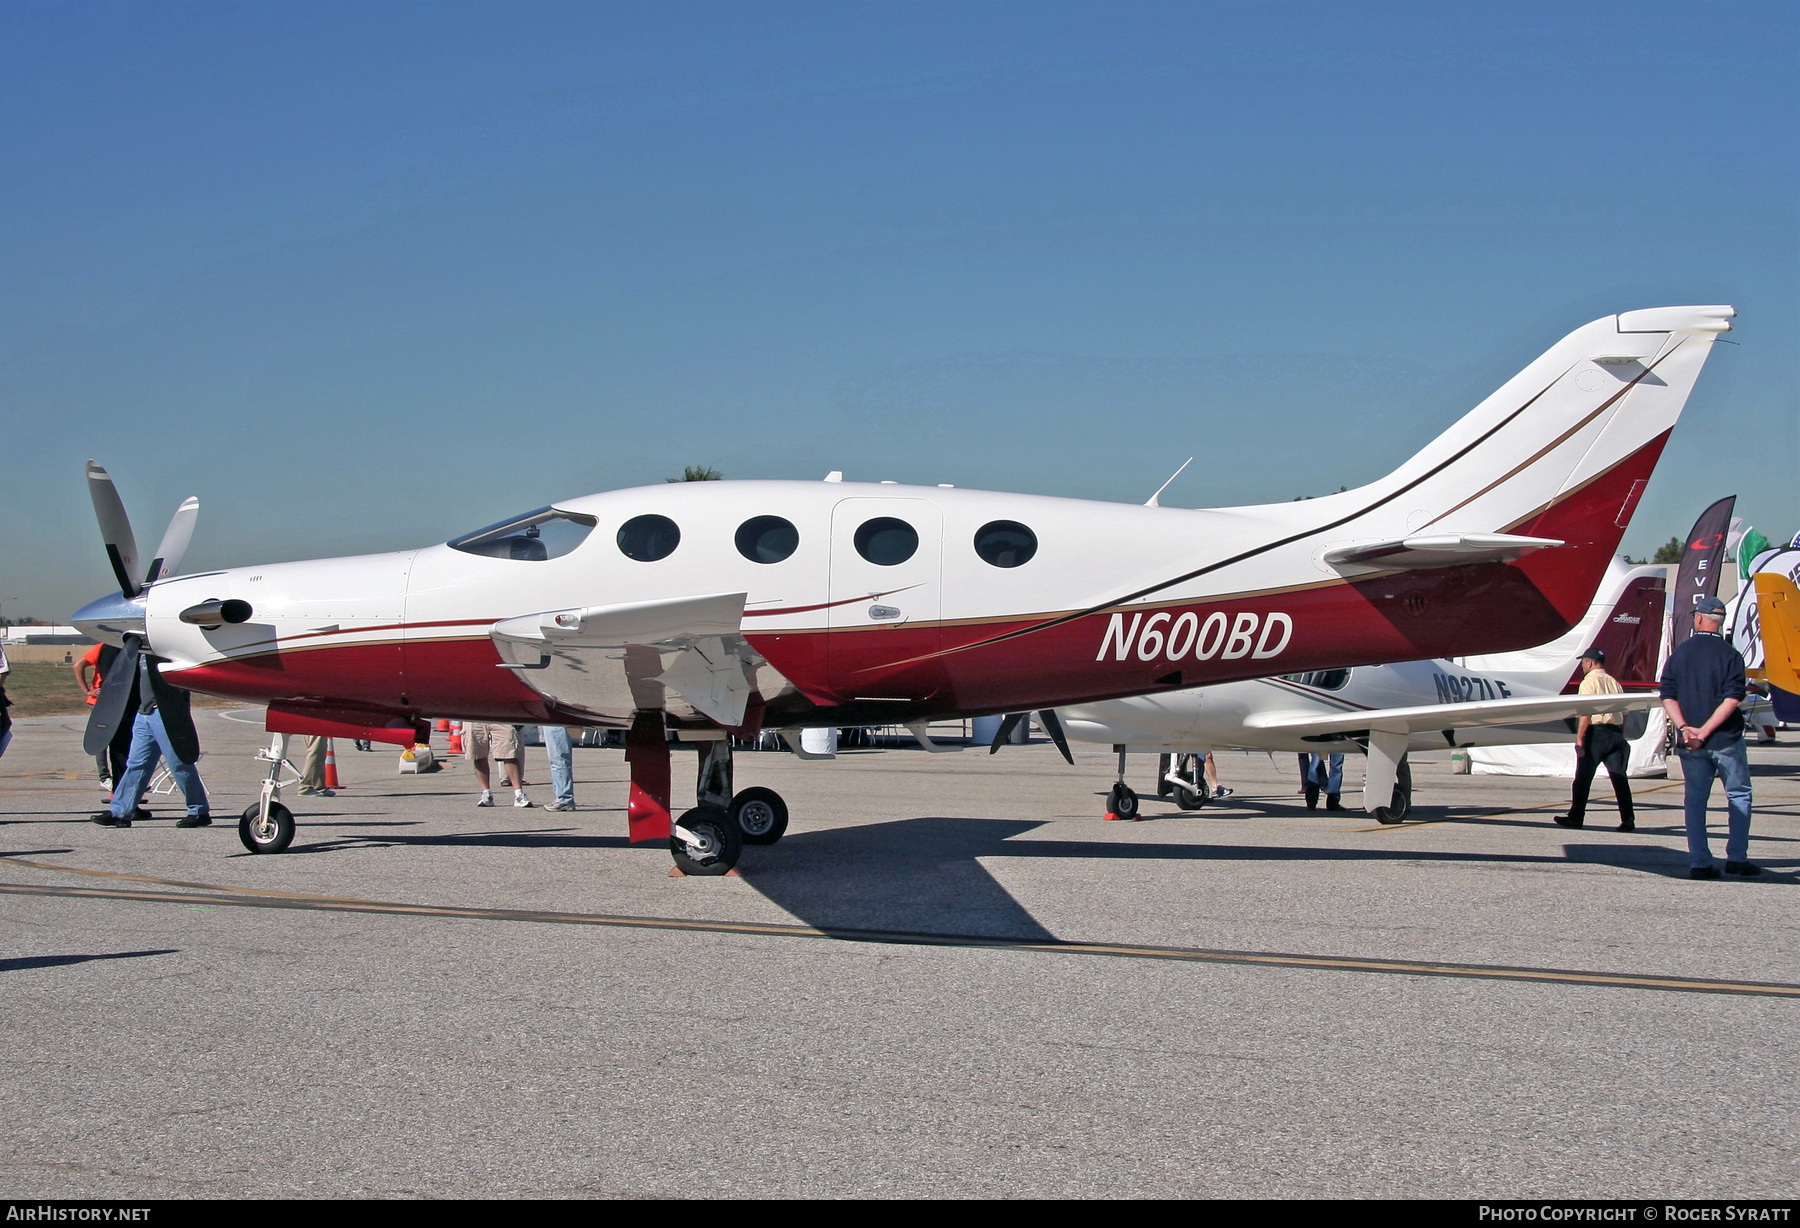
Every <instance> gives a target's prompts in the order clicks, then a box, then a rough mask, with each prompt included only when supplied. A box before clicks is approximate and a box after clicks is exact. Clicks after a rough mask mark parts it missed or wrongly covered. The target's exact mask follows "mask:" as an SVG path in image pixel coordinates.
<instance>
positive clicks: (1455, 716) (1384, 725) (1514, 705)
mask: <svg viewBox="0 0 1800 1228" xmlns="http://www.w3.org/2000/svg"><path fill="white" fill-rule="evenodd" d="M1659 702H1661V701H1660V700H1658V699H1657V697H1656V696H1655V695H1653V694H1645V693H1639V694H1635V695H1634V694H1623V695H1546V696H1514V697H1512V698H1511V699H1487V700H1479V701H1476V702H1474V703H1466V704H1421V705H1419V706H1418V707H1414V708H1378V709H1375V710H1373V711H1369V712H1345V713H1341V714H1339V715H1336V716H1319V715H1317V714H1316V713H1311V712H1265V713H1259V714H1256V715H1254V716H1251V717H1249V718H1248V719H1247V720H1245V722H1244V724H1245V725H1246V726H1248V727H1250V728H1252V729H1280V730H1283V731H1285V732H1288V733H1297V734H1299V735H1300V736H1301V737H1311V736H1315V735H1329V734H1334V733H1361V732H1363V731H1364V730H1379V731H1381V732H1383V733H1401V734H1414V733H1431V732H1434V731H1437V730H1442V729H1475V728H1481V727H1485V726H1493V725H1534V724H1538V723H1540V722H1543V721H1559V720H1568V719H1570V718H1577V717H1583V716H1595V715H1598V714H1599V713H1602V712H1613V713H1622V712H1632V711H1636V710H1638V709H1642V708H1654V707H1655V706H1656V705H1657V704H1658V703H1659Z"/></svg>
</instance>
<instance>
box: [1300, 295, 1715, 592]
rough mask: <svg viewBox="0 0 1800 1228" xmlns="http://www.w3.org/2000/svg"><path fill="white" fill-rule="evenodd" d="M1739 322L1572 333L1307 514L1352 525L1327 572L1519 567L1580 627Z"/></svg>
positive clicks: (1653, 320)
mask: <svg viewBox="0 0 1800 1228" xmlns="http://www.w3.org/2000/svg"><path fill="white" fill-rule="evenodd" d="M1736 314H1737V313H1736V311H1734V310H1733V309H1732V308H1730V307H1660V308H1654V309H1651V310H1647V311H1628V312H1625V313H1623V314H1620V315H1616V316H1607V317H1605V318H1604V319H1600V320H1596V321H1594V322H1593V323H1592V324H1589V325H1587V326H1585V327H1583V328H1579V329H1576V330H1575V331H1574V332H1572V333H1570V334H1569V335H1568V336H1567V337H1564V338H1563V339H1562V340H1561V341H1559V342H1557V343H1556V344H1555V345H1554V346H1552V347H1551V348H1550V349H1549V350H1548V351H1546V352H1545V353H1544V354H1543V355H1542V356H1541V357H1539V358H1538V359H1537V360H1536V361H1535V362H1533V363H1532V364H1531V365H1530V366H1528V367H1526V368H1525V369H1524V370H1523V371H1521V372H1519V374H1517V375H1515V376H1514V377H1513V378H1512V379H1510V380H1508V381H1507V382H1506V383H1505V384H1504V385H1503V386H1502V387H1501V388H1500V389H1499V390H1498V391H1497V392H1495V393H1494V394H1493V395H1492V396H1490V397H1488V398H1487V399H1486V400H1485V401H1483V402H1482V403H1481V404H1480V405H1478V406H1476V407H1475V408H1474V409H1473V410H1471V411H1470V412H1469V413H1467V414H1465V415H1464V416H1463V418H1462V419H1461V420H1460V421H1459V422H1457V423H1456V424H1455V425H1454V426H1452V427H1450V429H1448V430H1446V431H1445V432H1444V433H1443V434H1441V435H1439V436H1438V437H1437V438H1436V439H1434V440H1432V441H1431V442H1430V443H1429V444H1427V445H1426V446H1425V447H1424V448H1422V449H1421V450H1420V451H1419V452H1418V453H1417V454H1416V455H1415V456H1413V457H1412V458H1411V459H1410V460H1408V461H1406V462H1405V463H1404V464H1402V465H1401V466H1400V467H1399V468H1398V469H1396V470H1394V471H1393V472H1392V473H1390V474H1388V475H1387V476H1386V477H1384V478H1382V479H1380V480H1378V481H1376V482H1372V483H1370V484H1369V485H1367V486H1363V487H1360V488H1358V489H1356V490H1352V491H1345V492H1343V493H1341V494H1337V495H1331V496H1328V497H1327V498H1326V499H1325V500H1315V501H1313V502H1312V503H1310V504H1308V505H1306V506H1307V508H1308V510H1309V512H1310V513H1312V514H1313V515H1317V514H1318V513H1319V512H1321V511H1328V510H1329V511H1336V510H1338V509H1340V508H1341V509H1343V511H1344V512H1345V513H1347V514H1346V515H1345V516H1344V518H1343V519H1341V520H1338V521H1336V522H1335V524H1334V525H1333V526H1332V528H1331V535H1332V536H1336V537H1337V539H1338V540H1337V541H1335V542H1332V543H1331V545H1330V547H1329V548H1328V549H1327V550H1326V551H1325V552H1324V553H1323V555H1322V556H1321V557H1322V559H1323V561H1324V562H1325V563H1326V564H1327V565H1330V566H1332V567H1335V568H1336V569H1337V570H1338V571H1339V572H1340V573H1341V574H1344V575H1346V576H1350V577H1352V578H1355V577H1358V576H1361V575H1367V574H1369V573H1371V572H1375V571H1380V570H1408V569H1413V568H1421V567H1426V568H1428V567H1442V566H1449V565H1454V564H1457V563H1481V562H1518V563H1519V564H1520V567H1521V569H1522V570H1524V571H1525V572H1526V573H1527V574H1528V575H1529V577H1530V579H1531V581H1532V583H1533V584H1534V585H1535V586H1536V588H1537V589H1538V590H1539V592H1541V593H1542V594H1543V596H1544V597H1545V598H1546V599H1548V600H1549V602H1550V603H1551V605H1553V606H1554V607H1555V608H1556V609H1557V610H1558V611H1559V612H1560V614H1561V615H1562V616H1563V618H1562V621H1563V622H1564V625H1567V624H1568V623H1572V622H1574V621H1575V620H1576V619H1577V618H1579V617H1580V614H1581V612H1582V611H1583V610H1584V609H1585V608H1586V607H1587V605H1588V603H1589V601H1590V599H1591V596H1592V594H1593V592H1594V589H1595V587H1596V585H1597V584H1598V582H1599V581H1600V579H1601V578H1602V576H1603V575H1604V572H1605V567H1606V564H1607V561H1608V560H1609V559H1611V558H1612V557H1613V555H1614V553H1615V552H1616V550H1617V548H1618V544H1619V539H1620V537H1621V536H1622V535H1623V534H1624V531H1625V526H1626V525H1627V524H1628V523H1629V522H1630V519H1631V514H1632V512H1633V511H1635V510H1636V507H1637V503H1638V499H1639V497H1640V496H1641V495H1642V493H1643V490H1644V487H1645V485H1646V484H1647V483H1648V481H1649V478H1650V474H1651V471H1652V470H1653V469H1654V468H1655V466H1656V461H1657V458H1658V457H1659V456H1660V455H1661V453H1662V448H1663V444H1664V443H1665V442H1666V441H1667V439H1668V436H1669V432H1670V431H1671V430H1672V429H1673V428H1674V426H1675V422H1676V420H1677V419H1678V418H1679V417H1680V416H1681V410H1682V407H1683V406H1684V405H1685V404H1686V403H1687V399H1688V394H1689V393H1690V392H1692V391H1693V388H1694V383H1695V381H1696V380H1697V379H1698V378H1699V375H1700V370H1701V368H1702V367H1703V366H1704V365H1705V363H1706V359H1707V356H1708V355H1709V354H1710V353H1711V350H1712V345H1713V342H1714V341H1715V340H1716V339H1717V337H1718V335H1719V334H1720V333H1722V332H1725V331H1728V330H1729V329H1730V328H1731V320H1732V318H1733V317H1734V316H1735V315H1736ZM1321 536H1324V535H1321Z"/></svg>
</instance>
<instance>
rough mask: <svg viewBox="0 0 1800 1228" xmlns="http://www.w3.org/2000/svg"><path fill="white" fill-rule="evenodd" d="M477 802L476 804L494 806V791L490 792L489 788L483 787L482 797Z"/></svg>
mask: <svg viewBox="0 0 1800 1228" xmlns="http://www.w3.org/2000/svg"><path fill="white" fill-rule="evenodd" d="M475 804H476V805H477V806H492V805H493V804H494V795H493V793H492V792H490V791H489V790H487V789H483V790H482V791H481V797H480V799H479V800H478V801H477V802H476V803H475Z"/></svg>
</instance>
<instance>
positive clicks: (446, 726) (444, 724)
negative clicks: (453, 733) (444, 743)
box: [434, 716, 450, 733]
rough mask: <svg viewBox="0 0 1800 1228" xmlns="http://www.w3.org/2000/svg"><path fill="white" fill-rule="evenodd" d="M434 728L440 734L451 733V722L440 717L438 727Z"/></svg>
mask: <svg viewBox="0 0 1800 1228" xmlns="http://www.w3.org/2000/svg"><path fill="white" fill-rule="evenodd" d="M434 728H436V729H437V731H438V732H439V733H449V732H450V722H449V721H447V720H445V719H444V718H443V717H441V716H440V717H438V723H437V725H436V726H434Z"/></svg>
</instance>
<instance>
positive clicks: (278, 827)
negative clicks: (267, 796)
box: [238, 802, 294, 853]
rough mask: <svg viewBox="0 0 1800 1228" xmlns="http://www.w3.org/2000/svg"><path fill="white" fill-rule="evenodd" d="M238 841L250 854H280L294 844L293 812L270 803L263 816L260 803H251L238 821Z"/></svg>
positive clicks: (275, 803) (277, 803)
mask: <svg viewBox="0 0 1800 1228" xmlns="http://www.w3.org/2000/svg"><path fill="white" fill-rule="evenodd" d="M238 839H239V840H242V841H243V842H244V847H245V848H247V849H249V850H250V851H251V852H252V853H279V852H282V851H284V850H285V849H286V848H287V846H288V845H290V844H292V843H293V842H294V812H293V811H291V810H289V809H288V808H287V807H286V806H283V805H282V804H281V803H280V802H270V803H269V807H268V813H267V814H266V815H265V814H264V813H263V804H262V803H261V802H251V803H250V805H248V806H246V807H245V808H244V817H243V818H241V819H239V820H238Z"/></svg>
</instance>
